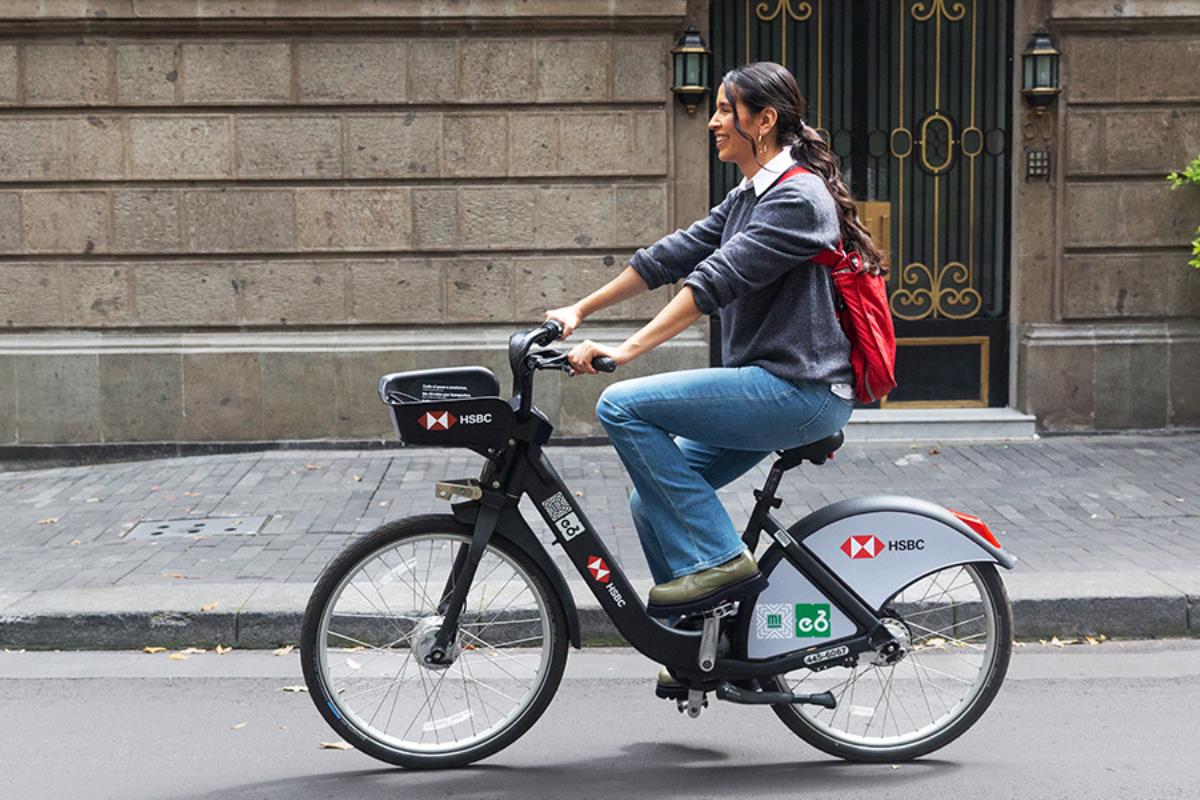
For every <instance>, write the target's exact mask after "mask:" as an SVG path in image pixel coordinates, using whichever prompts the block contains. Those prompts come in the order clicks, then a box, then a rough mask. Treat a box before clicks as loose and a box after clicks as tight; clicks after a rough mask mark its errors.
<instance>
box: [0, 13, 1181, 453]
mask: <svg viewBox="0 0 1200 800" xmlns="http://www.w3.org/2000/svg"><path fill="white" fill-rule="evenodd" d="M833 1H834V0H826V2H833ZM709 10H710V9H709V3H708V2H707V1H706V0H570V1H569V2H568V1H567V0H525V1H518V0H440V1H439V2H415V1H414V0H344V1H341V2H336V3H332V2H316V1H315V0H294V1H292V2H283V0H239V1H238V2H233V1H232V0H222V1H221V2H218V1H217V0H12V1H11V2H6V3H4V4H2V5H0V445H37V444H79V443H129V442H205V441H257V440H284V439H287V440H309V439H349V440H365V439H375V438H390V436H391V428H390V423H389V421H388V418H387V415H386V412H385V410H384V409H383V407H382V406H381V405H380V404H379V401H378V399H377V397H376V394H375V385H376V381H377V379H378V377H379V375H381V374H383V373H385V372H391V371H399V370H405V369H415V368H423V367H435V366H448V365H453V364H476V363H478V364H484V365H486V366H489V367H491V368H492V369H493V370H494V371H495V372H496V373H497V375H499V376H500V377H501V379H502V383H504V382H506V379H507V375H508V372H507V369H508V368H507V365H506V363H505V361H504V357H503V345H504V343H505V341H506V340H507V337H508V335H509V333H511V332H512V331H513V330H516V329H519V328H524V327H529V325H530V324H531V323H536V322H538V321H540V319H541V318H542V312H543V311H544V310H545V309H546V308H549V307H554V306H556V305H560V304H564V303H568V302H571V301H573V300H575V299H577V298H578V297H580V296H582V294H584V293H586V292H587V291H590V290H591V289H593V288H596V287H598V286H599V285H601V284H603V283H604V282H605V281H607V280H608V279H610V278H611V277H612V276H614V275H616V274H618V273H619V272H620V270H621V269H622V268H623V265H624V263H625V261H626V260H627V259H628V257H629V256H630V254H631V253H632V252H633V250H634V249H636V248H637V247H639V246H641V245H644V244H646V243H648V242H650V241H653V240H654V239H655V238H657V237H658V236H661V235H662V234H664V233H666V232H668V231H670V230H673V229H674V228H675V227H677V226H682V225H686V224H688V223H689V222H690V221H692V220H694V219H696V218H697V217H699V216H701V215H702V214H703V213H704V212H705V210H706V209H707V208H708V205H709V181H710V175H709V166H708V151H709V147H710V143H709V141H708V137H707V134H706V131H705V127H704V123H705V119H704V114H703V113H699V114H697V115H694V116H689V115H688V114H687V113H686V112H685V111H684V110H683V109H682V107H681V106H680V105H679V104H677V103H676V102H675V101H674V100H673V99H672V96H671V92H670V82H671V76H670V58H671V56H670V48H671V47H672V45H673V43H674V41H675V38H676V37H677V36H678V35H679V33H680V32H681V31H682V30H683V29H684V28H686V27H687V25H688V24H694V25H696V27H697V28H699V29H701V30H702V31H704V32H706V34H707V32H708V31H709ZM1014 20H1015V23H1016V27H1015V29H1014V41H1015V50H1016V51H1017V52H1018V53H1019V51H1020V49H1021V47H1022V46H1023V44H1024V42H1025V41H1026V40H1027V39H1028V36H1029V32H1030V31H1031V30H1032V29H1033V28H1034V27H1036V26H1037V25H1038V24H1042V23H1045V24H1047V25H1048V26H1049V27H1050V28H1051V30H1052V31H1053V32H1054V33H1055V35H1056V36H1058V37H1059V39H1058V41H1059V42H1060V47H1061V49H1062V50H1063V51H1064V56H1063V84H1064V94H1063V97H1062V98H1061V99H1060V100H1059V103H1058V108H1057V111H1058V114H1057V117H1056V127H1055V129H1054V132H1053V136H1054V143H1053V147H1054V149H1055V151H1056V152H1057V153H1059V154H1061V155H1060V157H1059V162H1058V165H1057V167H1056V170H1055V174H1054V177H1053V179H1052V180H1051V181H1049V182H1038V183H1031V182H1027V181H1025V180H1024V176H1023V172H1022V170H1023V163H1022V162H1021V161H1020V159H1014V160H1013V173H1014V174H1013V179H1012V205H1013V208H1012V211H1013V222H1012V226H1013V231H1012V241H1013V255H1012V265H1011V270H1012V281H1011V285H1012V288H1011V293H1012V315H1011V341H1012V346H1011V348H1010V351H1009V352H1010V356H1009V367H1010V372H1011V374H1012V376H1013V378H1012V382H1011V389H1010V391H1009V401H1008V403H1009V405H1012V406H1014V407H1016V408H1019V409H1021V410H1024V411H1029V412H1031V413H1033V414H1036V415H1037V417H1038V420H1039V424H1040V425H1042V426H1043V427H1044V428H1046V429H1050V430H1064V429H1077V428H1082V429H1092V428H1101V429H1103V428H1126V427H1137V428H1147V427H1168V426H1196V425H1200V397H1198V396H1197V394H1198V392H1200V355H1198V354H1200V349H1197V348H1196V347H1195V345H1196V343H1197V342H1198V341H1200V273H1197V271H1195V270H1191V269H1190V268H1189V267H1188V266H1187V265H1186V260H1187V255H1186V252H1187V248H1186V242H1187V241H1188V239H1189V238H1190V235H1191V231H1192V230H1193V228H1194V226H1195V225H1196V224H1200V191H1196V192H1191V193H1189V192H1185V191H1184V190H1181V191H1179V192H1174V193H1172V192H1170V191H1167V190H1166V183H1165V181H1163V179H1162V175H1163V174H1164V173H1165V172H1167V171H1169V170H1170V169H1174V168H1177V167H1179V166H1182V165H1183V164H1184V163H1186V161H1188V160H1190V158H1191V157H1192V156H1194V155H1197V154H1200V81H1197V80H1195V75H1196V74H1197V66H1196V65H1197V63H1200V58H1198V57H1200V9H1197V8H1196V7H1195V3H1191V2H1182V1H1180V0H1126V2H1124V3H1122V4H1118V6H1117V7H1115V8H1114V7H1113V5H1112V4H1109V3H1103V4H1101V3H1092V2H1085V0H1016V7H1015V16H1014ZM1012 102H1013V107H1014V114H1016V115H1018V116H1020V115H1023V114H1024V108H1023V106H1022V101H1021V99H1020V97H1019V95H1016V96H1014V97H1013V99H1012ZM668 293H669V290H668V289H663V290H659V291H657V292H654V293H651V294H650V295H648V296H644V297H642V298H639V299H637V300H636V301H633V302H631V303H629V304H627V305H626V306H624V307H620V308H616V309H612V310H610V311H608V312H605V313H604V314H603V315H601V318H600V319H598V320H597V321H595V322H594V323H592V322H589V325H588V327H587V329H586V330H585V331H584V333H586V335H589V336H591V337H592V338H596V339H599V340H601V341H613V342H616V341H620V340H622V339H623V338H624V337H625V336H626V335H627V334H628V333H629V332H630V331H632V330H634V329H636V327H637V326H639V325H640V324H641V323H642V322H644V321H645V320H646V319H649V318H650V317H651V316H652V315H653V314H654V313H655V311H656V310H657V309H658V308H659V307H661V305H662V304H664V303H665V302H666V300H667V299H668V297H669V294H668ZM708 353H709V351H708V345H707V342H706V328H705V326H703V325H701V326H697V327H696V328H695V329H693V330H692V331H689V332H687V333H685V334H684V335H682V336H680V337H678V338H677V339H676V340H674V341H672V342H671V343H669V344H668V345H665V346H663V347H661V348H660V349H658V350H656V351H655V352H654V353H652V354H650V355H649V356H647V357H645V358H643V359H640V360H639V361H637V362H634V363H633V364H631V365H630V367H629V368H628V369H626V370H623V371H622V373H623V374H622V375H621V377H629V376H631V375H639V374H646V373H649V372H657V371H661V370H666V369H680V368H690V367H698V366H704V365H706V364H707V363H708V358H709V355H708ZM614 379H616V378H615V377H604V376H601V377H596V378H588V379H574V380H570V379H565V378H561V377H560V376H558V375H550V374H546V375H543V376H541V377H539V385H538V402H539V405H540V406H541V407H542V408H543V409H544V410H545V411H546V412H547V413H548V415H549V416H550V417H551V419H552V420H554V421H555V422H556V424H557V425H558V428H559V430H560V432H562V433H563V434H565V435H575V436H581V435H595V434H597V433H598V432H599V430H598V427H597V426H596V423H595V421H594V415H593V409H594V404H595V399H596V397H597V396H598V394H599V392H600V391H601V390H602V389H603V387H604V386H605V385H606V384H607V382H609V381H611V380H614Z"/></svg>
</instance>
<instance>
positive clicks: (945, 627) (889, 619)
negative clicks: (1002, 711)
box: [767, 564, 1012, 762]
mask: <svg viewBox="0 0 1200 800" xmlns="http://www.w3.org/2000/svg"><path fill="white" fill-rule="evenodd" d="M882 617H883V622H884V625H886V626H887V627H888V629H889V630H890V631H891V632H892V635H893V637H894V638H895V639H896V640H897V641H899V642H900V643H901V651H902V656H901V657H900V659H899V660H897V661H895V662H894V663H890V664H886V663H882V662H883V659H882V658H880V657H875V656H874V655H873V654H871V653H864V654H861V655H859V657H858V663H857V664H856V665H855V666H853V667H835V668H831V669H828V670H824V671H822V672H809V671H807V670H803V671H799V672H794V673H789V674H787V675H779V676H776V677H775V678H772V679H771V680H769V681H767V683H768V687H767V688H770V689H773V690H776V691H790V692H797V693H800V692H814V693H815V692H822V691H829V692H832V693H833V695H834V698H835V699H836V700H837V707H836V708H834V709H825V708H822V707H820V706H807V705H805V706H801V705H778V706H773V707H772V708H773V709H774V711H775V713H776V714H777V715H778V716H779V718H780V719H781V720H783V723H784V724H785V725H787V726H788V727H789V728H791V730H792V731H793V732H794V733H795V734H796V735H797V736H799V737H800V738H801V739H803V740H804V741H806V742H808V743H809V744H811V745H813V746H814V747H817V748H819V749H821V750H824V751H825V752H826V753H829V754H831V755H835V756H838V757H840V758H845V759H847V760H850V761H875V762H881V761H882V762H896V761H907V760H909V759H913V758H917V757H919V756H923V755H925V754H927V753H930V752H932V751H934V750H937V749H938V748H940V747H944V746H945V745H947V744H949V743H950V742H952V741H954V739H956V738H958V737H959V736H960V735H962V733H963V732H964V731H966V730H967V729H968V728H970V727H971V726H972V725H973V724H975V722H976V720H978V719H979V717H980V715H981V714H983V712H984V711H985V710H986V709H987V707H988V705H989V704H990V703H991V702H992V698H994V697H995V696H996V692H997V691H998V690H999V688H1000V684H1001V683H1002V682H1003V681H1004V675H1005V673H1006V672H1007V671H1008V660H1009V656H1010V654H1011V652H1012V611H1011V609H1010V607H1009V602H1008V595H1007V593H1006V592H1005V591H1004V584H1003V583H1002V582H1001V581H1000V576H999V575H997V574H996V568H995V566H993V565H991V564H964V565H962V566H955V567H948V568H946V569H942V570H940V571H938V572H935V573H933V574H932V575H927V576H925V577H924V578H921V579H919V580H917V581H915V582H914V583H912V584H910V585H909V586H907V587H905V588H904V589H902V590H901V591H900V592H898V593H897V594H896V595H895V596H894V597H893V598H892V600H891V601H889V602H888V603H887V605H886V606H885V607H884V609H883V611H882Z"/></svg>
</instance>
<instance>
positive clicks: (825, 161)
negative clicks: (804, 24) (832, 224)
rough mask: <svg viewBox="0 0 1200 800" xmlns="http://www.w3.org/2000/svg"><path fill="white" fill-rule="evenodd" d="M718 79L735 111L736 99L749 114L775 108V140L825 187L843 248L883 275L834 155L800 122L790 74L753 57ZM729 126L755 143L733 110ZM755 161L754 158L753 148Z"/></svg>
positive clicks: (799, 99)
mask: <svg viewBox="0 0 1200 800" xmlns="http://www.w3.org/2000/svg"><path fill="white" fill-rule="evenodd" d="M721 82H722V83H723V84H724V85H725V96H726V97H727V98H729V102H730V103H731V104H732V105H733V107H734V109H735V110H736V108H737V104H738V101H741V103H742V104H743V105H745V106H746V108H747V109H748V110H749V111H750V113H751V114H757V113H758V112H760V111H762V110H763V109H764V108H766V107H768V106H770V107H771V108H774V109H775V110H776V111H777V112H779V121H778V122H777V123H776V124H775V135H776V137H777V140H778V142H779V144H780V145H781V146H783V147H788V146H789V145H790V146H791V156H792V158H793V159H794V160H795V161H796V163H797V164H800V165H801V166H804V167H806V168H807V169H809V170H811V171H812V172H814V173H816V174H817V175H820V176H821V177H822V178H824V179H825V185H826V186H827V187H828V188H829V193H830V194H831V195H833V200H834V202H835V203H837V209H838V221H839V222H840V224H841V228H842V244H843V246H845V248H846V249H847V250H848V251H850V250H854V251H857V252H858V254H859V256H860V257H861V258H862V261H863V264H864V266H865V267H866V268H867V270H869V271H870V272H871V273H872V274H875V275H879V274H883V273H886V268H885V266H884V264H883V253H881V252H880V251H879V248H878V247H876V246H875V243H874V242H873V241H871V233H870V231H868V230H867V227H866V226H865V225H863V223H862V219H860V218H859V216H858V207H857V206H855V205H854V197H853V196H852V195H851V194H850V190H849V189H848V188H847V187H846V183H845V181H843V180H842V173H841V169H840V168H839V165H838V157H837V156H836V155H835V154H834V152H833V151H832V150H830V149H829V145H828V144H826V143H825V140H824V139H822V138H821V134H819V133H817V131H816V129H815V128H813V127H811V126H810V125H808V124H807V123H805V121H804V114H805V112H806V111H807V108H808V103H806V102H805V100H804V96H803V95H801V94H800V87H799V86H798V85H797V84H796V79H795V78H794V77H793V76H792V73H790V72H788V70H787V68H786V67H784V66H783V65H781V64H776V63H775V62H773V61H756V62H754V63H753V64H746V65H745V66H743V67H738V68H737V69H733V70H730V71H729V72H727V73H726V74H725V77H724V78H722V79H721ZM733 127H734V129H735V130H736V131H737V132H738V133H739V134H740V135H741V136H742V138H744V139H746V140H747V141H749V142H750V146H751V147H755V142H754V137H752V136H751V135H750V134H749V133H747V132H746V131H744V130H742V127H741V125H740V124H739V123H738V119H737V114H736V112H735V113H734V115H733ZM754 160H755V161H756V162H758V151H757V150H755V156H754ZM759 165H760V166H761V163H760V164H759Z"/></svg>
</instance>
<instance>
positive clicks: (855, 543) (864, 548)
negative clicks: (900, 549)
mask: <svg viewBox="0 0 1200 800" xmlns="http://www.w3.org/2000/svg"><path fill="white" fill-rule="evenodd" d="M885 548H886V546H885V545H884V543H883V542H882V541H881V540H880V539H879V537H878V536H874V535H871V534H867V535H866V536H851V537H850V538H849V539H847V540H846V541H844V542H842V552H843V553H845V554H846V555H848V556H850V557H851V558H874V557H875V556H877V555H879V554H880V553H882V552H883V551H884V549H885Z"/></svg>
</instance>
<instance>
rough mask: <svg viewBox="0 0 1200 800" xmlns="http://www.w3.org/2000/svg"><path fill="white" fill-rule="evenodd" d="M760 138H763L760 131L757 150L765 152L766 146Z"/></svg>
mask: <svg viewBox="0 0 1200 800" xmlns="http://www.w3.org/2000/svg"><path fill="white" fill-rule="evenodd" d="M762 139H763V135H762V134H761V133H760V134H759V135H758V152H760V153H765V152H767V146H766V145H765V144H763V140H762Z"/></svg>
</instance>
